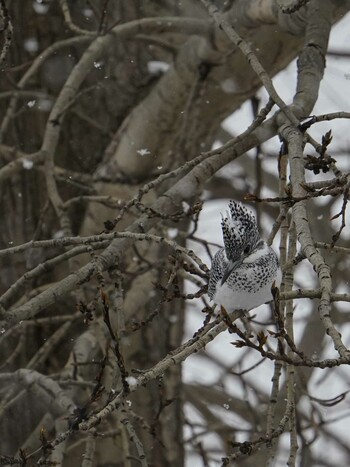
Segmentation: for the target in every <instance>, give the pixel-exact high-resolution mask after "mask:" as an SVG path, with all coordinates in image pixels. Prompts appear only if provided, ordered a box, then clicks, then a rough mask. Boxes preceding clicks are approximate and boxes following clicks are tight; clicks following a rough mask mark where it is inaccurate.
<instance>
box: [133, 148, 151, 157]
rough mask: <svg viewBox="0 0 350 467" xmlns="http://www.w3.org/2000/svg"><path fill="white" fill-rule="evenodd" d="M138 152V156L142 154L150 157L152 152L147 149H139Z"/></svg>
mask: <svg viewBox="0 0 350 467" xmlns="http://www.w3.org/2000/svg"><path fill="white" fill-rule="evenodd" d="M136 152H137V154H140V156H148V155H150V154H151V151H150V150H149V149H145V148H142V149H138V150H137V151H136Z"/></svg>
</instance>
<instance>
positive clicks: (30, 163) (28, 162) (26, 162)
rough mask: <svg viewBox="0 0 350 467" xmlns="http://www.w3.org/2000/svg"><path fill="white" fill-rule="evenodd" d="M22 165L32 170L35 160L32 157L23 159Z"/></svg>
mask: <svg viewBox="0 0 350 467" xmlns="http://www.w3.org/2000/svg"><path fill="white" fill-rule="evenodd" d="M22 166H23V168H24V169H26V170H30V169H32V168H33V166H34V162H33V161H31V160H30V159H22Z"/></svg>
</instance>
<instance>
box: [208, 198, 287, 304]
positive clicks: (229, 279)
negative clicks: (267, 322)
mask: <svg viewBox="0 0 350 467" xmlns="http://www.w3.org/2000/svg"><path fill="white" fill-rule="evenodd" d="M221 226H222V234H223V239H224V248H221V249H220V250H219V251H218V252H217V253H216V254H215V256H214V259H213V263H212V267H211V270H210V275H209V286H208V295H209V297H210V298H211V299H212V300H213V301H214V302H215V303H216V304H217V305H219V306H223V307H224V308H225V309H226V311H233V310H241V309H242V310H251V309H252V308H256V307H257V306H259V305H262V304H263V303H266V302H268V301H270V300H272V294H271V286H272V284H273V283H274V282H275V280H276V279H277V275H278V272H279V265H278V259H277V255H276V253H275V252H274V251H273V249H272V248H271V247H269V246H267V244H266V243H265V242H264V241H263V240H262V239H261V237H260V234H259V231H258V227H257V224H256V219H255V217H254V215H253V213H252V212H250V211H249V210H248V209H247V208H245V207H244V206H243V205H242V204H241V203H236V202H235V201H230V203H229V211H227V213H226V217H223V219H222V221H221Z"/></svg>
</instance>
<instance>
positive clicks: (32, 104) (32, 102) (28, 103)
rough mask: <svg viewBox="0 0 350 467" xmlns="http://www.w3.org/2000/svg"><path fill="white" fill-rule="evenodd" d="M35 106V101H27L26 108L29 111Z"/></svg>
mask: <svg viewBox="0 0 350 467" xmlns="http://www.w3.org/2000/svg"><path fill="white" fill-rule="evenodd" d="M34 105H35V99H33V100H32V101H28V102H27V106H28V107H29V108H30V109H31V108H32V107H34Z"/></svg>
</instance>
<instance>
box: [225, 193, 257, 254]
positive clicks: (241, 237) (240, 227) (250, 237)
mask: <svg viewBox="0 0 350 467" xmlns="http://www.w3.org/2000/svg"><path fill="white" fill-rule="evenodd" d="M221 227H222V234H223V239H224V245H225V252H226V256H227V258H228V259H230V260H232V261H235V260H236V259H237V257H239V256H241V254H242V251H244V249H245V247H246V245H255V244H256V242H257V241H258V240H259V239H260V235H259V231H258V226H257V223H256V220H255V216H254V214H253V213H252V212H251V211H249V210H248V209H247V208H246V207H245V206H243V205H242V203H237V202H235V201H232V200H231V201H230V202H229V211H226V217H224V216H222V220H221Z"/></svg>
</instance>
